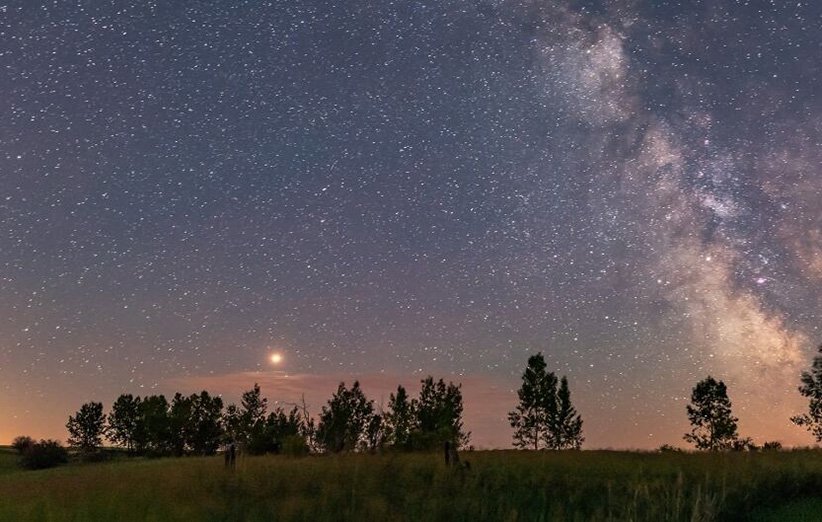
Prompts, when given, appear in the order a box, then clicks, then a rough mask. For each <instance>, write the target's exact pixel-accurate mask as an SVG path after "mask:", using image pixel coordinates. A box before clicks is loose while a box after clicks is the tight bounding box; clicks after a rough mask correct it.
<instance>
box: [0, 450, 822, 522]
mask: <svg viewBox="0 0 822 522" xmlns="http://www.w3.org/2000/svg"><path fill="white" fill-rule="evenodd" d="M463 459H464V460H465V459H467V460H469V461H470V463H471V467H470V469H450V468H446V467H445V465H444V464H443V462H442V461H441V457H440V455H439V454H387V455H344V456H327V457H326V456H321V457H307V458H288V457H245V458H240V459H239V460H238V463H237V469H236V470H233V471H232V470H226V469H225V468H224V467H223V463H222V460H221V459H219V458H183V459H162V460H142V459H140V460H121V461H116V462H108V463H102V464H85V465H80V464H76V465H72V466H67V467H63V468H58V469H52V470H44V471H34V472H22V471H21V472H17V473H12V474H6V475H1V476H0V520H43V521H69V520H70V521H84V520H90V521H91V520H94V521H96V520H118V521H131V520H134V521H137V520H140V521H144V520H145V521H155V520H156V521H166V520H168V521H177V520H180V521H182V520H197V521H200V520H202V521H235V520H237V521H239V520H247V521H256V520H260V521H263V520H265V521H268V520H312V521H346V520H350V521H355V520H356V521H360V520H400V521H402V520H408V521H417V520H442V521H460V520H464V521H469V520H470V521H475V520H501V521H520V520H535V521H553V520H563V521H565V520H569V521H576V520H579V521H583V520H601V521H617V520H626V521H627V520H632V521H639V520H648V521H671V522H675V521H711V520H750V519H751V518H753V517H754V516H757V513H760V512H765V511H767V510H773V509H777V508H779V507H780V506H783V505H785V504H786V503H787V502H788V501H791V500H798V501H800V502H804V504H803V505H804V506H805V509H807V505H816V506H818V505H819V504H818V503H816V504H813V503H811V504H808V503H807V499H810V498H813V497H815V496H818V495H820V494H822V454H820V453H817V452H813V451H802V452H780V453H760V454H699V455H694V454H679V453H670V454H650V453H625V452H600V451H590V452H589V451H584V452H562V453H547V452H539V453H534V452H517V451H493V452H473V453H466V454H464V455H463ZM820 520H822V514H821V515H820Z"/></svg>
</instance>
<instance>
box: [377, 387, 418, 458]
mask: <svg viewBox="0 0 822 522" xmlns="http://www.w3.org/2000/svg"><path fill="white" fill-rule="evenodd" d="M414 420H415V413H414V408H413V405H412V402H411V401H410V400H409V398H408V392H407V391H405V388H404V387H402V386H397V393H396V394H393V393H392V394H391V395H389V396H388V412H387V413H386V414H385V418H384V423H385V437H386V439H387V443H388V444H389V445H390V446H392V447H394V448H402V449H410V447H411V431H412V430H413V428H414Z"/></svg>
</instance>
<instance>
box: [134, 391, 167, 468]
mask: <svg viewBox="0 0 822 522" xmlns="http://www.w3.org/2000/svg"><path fill="white" fill-rule="evenodd" d="M170 439H171V422H170V417H169V404H168V401H167V400H166V398H165V396H163V395H150V396H148V397H144V398H143V400H142V401H141V402H140V417H139V422H138V427H137V438H136V439H135V445H136V447H137V449H138V451H139V452H141V453H142V452H148V453H151V454H153V455H162V454H163V453H167V452H168V451H170V449H171V441H170Z"/></svg>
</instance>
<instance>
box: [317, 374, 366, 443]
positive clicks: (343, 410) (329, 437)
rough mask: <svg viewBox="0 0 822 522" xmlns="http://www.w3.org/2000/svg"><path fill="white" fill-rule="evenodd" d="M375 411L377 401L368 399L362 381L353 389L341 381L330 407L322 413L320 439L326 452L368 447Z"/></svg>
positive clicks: (318, 435) (319, 426)
mask: <svg viewBox="0 0 822 522" xmlns="http://www.w3.org/2000/svg"><path fill="white" fill-rule="evenodd" d="M373 414H374V401H370V400H368V399H366V397H365V394H364V393H363V392H362V390H361V389H360V383H359V381H354V385H353V386H352V387H351V389H350V390H349V389H347V388H346V387H345V383H344V382H341V383H340V385H339V387H338V388H337V392H336V393H335V394H334V395H333V396H332V397H331V399H329V401H328V406H327V407H326V406H323V409H322V411H321V412H320V422H319V425H318V426H317V439H318V442H319V443H320V445H321V446H322V447H323V448H324V449H325V450H327V451H330V452H332V453H339V452H341V451H356V450H358V449H361V448H363V447H364V446H367V428H368V425H369V423H370V422H371V417H372V415H373Z"/></svg>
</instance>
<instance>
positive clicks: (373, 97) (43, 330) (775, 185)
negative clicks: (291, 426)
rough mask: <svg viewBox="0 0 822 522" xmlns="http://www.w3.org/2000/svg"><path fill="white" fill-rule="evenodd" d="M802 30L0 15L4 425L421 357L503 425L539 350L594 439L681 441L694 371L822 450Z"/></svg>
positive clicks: (740, 6) (13, 7)
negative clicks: (812, 384)
mask: <svg viewBox="0 0 822 522" xmlns="http://www.w3.org/2000/svg"><path fill="white" fill-rule="evenodd" d="M682 4H685V5H682ZM820 27H822V6H819V5H817V4H816V3H815V2H801V1H800V2H781V1H771V2H765V1H762V2H758V1H742V0H736V1H729V0H716V1H698V0H694V1H692V2H668V1H664V0H658V1H639V0H635V1H628V0H626V1H612V2H605V1H568V2H548V1H541V0H520V1H512V0H470V1H469V0H437V1H433V0H429V1H407V2H405V1H403V2H397V1H389V0H384V1H378V0H371V1H356V0H352V1H346V2H313V1H307V0H288V1H273V2H264V1H242V2H240V1H238V2H216V1H215V2H203V1H188V0H182V1H179V2H177V1H175V2H160V1H153V0H147V1H140V2H131V1H125V0H122V1H117V0H109V1H87V0H80V1H72V2H68V1H65V2H63V1H60V2H33V1H23V0H17V1H12V2H7V3H3V4H0V70H2V73H0V109H1V110H0V114H2V115H3V116H2V118H1V119H0V443H5V442H6V441H8V440H10V439H11V438H12V437H14V436H15V435H19V434H22V433H27V434H30V435H32V436H35V437H56V438H60V439H65V428H64V425H65V420H66V418H67V416H68V414H69V413H71V412H73V411H75V410H76V409H77V408H78V407H79V405H80V404H82V403H83V402H85V401H88V400H92V399H94V400H102V401H103V402H104V403H105V404H106V406H107V407H108V405H110V404H111V402H112V401H113V399H114V398H116V396H117V395H119V394H120V393H134V394H141V395H145V394H150V393H166V394H169V393H173V392H174V391H176V390H180V391H183V392H187V393H191V392H194V391H197V390H198V389H202V388H203V387H206V388H207V389H209V390H211V391H213V392H217V393H222V394H224V395H225V397H226V398H228V399H229V400H236V398H237V397H238V396H239V394H240V392H241V391H242V390H245V389H248V388H250V387H251V385H253V383H254V382H255V381H256V382H260V383H261V385H262V387H263V392H264V394H266V395H267V396H268V397H269V398H270V399H271V400H272V401H283V402H294V401H297V400H298V399H299V398H300V397H301V396H302V394H303V393H305V396H306V400H307V402H308V404H309V406H310V407H311V408H312V410H313V411H314V412H317V411H318V410H319V407H320V405H321V404H322V403H323V402H324V401H325V400H326V399H327V398H328V397H330V395H331V393H332V392H333V391H334V389H335V388H336V385H337V383H338V382H339V381H340V380H346V381H347V382H350V381H352V380H353V379H355V378H359V379H360V380H361V381H362V383H363V387H364V391H365V392H366V394H368V395H369V396H370V397H371V398H374V399H375V400H376V401H377V403H378V404H379V403H384V402H386V401H387V394H388V393H389V392H390V391H391V389H392V388H395V387H396V384H398V383H404V384H406V385H408V386H410V387H411V389H412V390H416V389H418V384H417V383H418V381H419V379H420V378H422V377H424V376H426V375H428V374H433V375H435V376H437V377H440V376H442V377H445V378H446V379H452V380H454V381H458V382H462V383H463V390H464V394H465V403H466V404H465V407H466V428H467V429H469V430H471V431H472V432H473V437H472V441H473V442H474V444H476V445H477V446H479V447H508V446H510V442H511V430H510V428H509V427H508V425H507V422H506V420H505V417H506V413H507V411H509V410H510V409H512V408H513V407H514V405H515V402H516V395H515V390H516V388H517V386H518V381H519V378H520V375H521V373H522V371H523V368H524V365H525V361H526V360H527V358H528V356H529V355H530V354H533V353H535V352H538V351H541V352H543V353H544V354H545V357H546V360H547V362H548V365H549V369H552V370H554V371H556V372H557V373H559V374H564V375H568V377H569V381H570V384H571V390H572V394H573V399H574V401H575V403H576V406H577V408H578V409H579V411H580V413H581V414H582V416H583V419H584V421H585V426H584V428H585V432H586V437H587V443H586V445H587V447H620V448H653V447H657V446H659V445H661V444H665V443H670V444H674V445H681V444H683V443H682V441H681V437H682V434H683V433H684V432H685V431H686V429H687V427H688V426H687V419H686V417H685V404H686V403H687V400H688V398H689V396H690V390H691V388H692V387H693V385H694V384H695V382H696V381H697V380H699V379H701V378H703V377H705V376H706V375H707V374H711V375H713V376H714V377H716V378H718V379H722V380H724V381H725V382H726V383H727V384H728V388H729V395H730V398H731V400H732V401H733V404H734V412H735V413H736V414H737V416H739V418H740V432H741V434H742V435H746V436H752V437H754V439H755V440H757V441H758V442H761V441H763V440H771V439H777V440H781V441H783V443H786V444H789V445H791V444H802V445H806V444H810V443H812V439H811V438H810V436H809V435H807V434H805V433H804V432H802V431H801V430H799V429H798V428H795V427H791V426H790V423H789V421H788V417H789V416H790V415H792V414H796V413H799V412H801V410H802V408H803V406H804V403H803V401H802V399H801V397H799V395H798V393H797V392H796V387H797V385H798V377H799V372H800V371H801V370H802V369H804V368H805V367H807V365H808V364H809V362H810V359H811V358H812V356H813V354H814V351H815V347H816V346H817V345H818V344H819V343H820V342H821V341H822V331H820V326H822V293H820V288H821V287H822V123H820V122H822V94H820V93H822V88H820V86H821V85H822V61H820V60H819V56H820V55H822V30H820ZM272 352H278V353H281V354H282V356H283V361H282V362H281V363H280V364H279V365H277V366H274V365H272V364H270V361H269V355H270V354H271V353H272Z"/></svg>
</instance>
